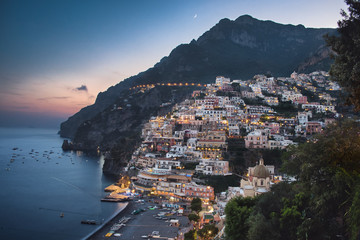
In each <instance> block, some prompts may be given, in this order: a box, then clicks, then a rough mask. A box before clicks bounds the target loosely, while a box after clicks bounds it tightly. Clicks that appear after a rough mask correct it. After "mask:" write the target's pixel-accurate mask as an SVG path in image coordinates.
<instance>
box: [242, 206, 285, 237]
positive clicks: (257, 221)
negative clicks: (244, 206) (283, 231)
mask: <svg viewBox="0 0 360 240" xmlns="http://www.w3.org/2000/svg"><path fill="white" fill-rule="evenodd" d="M249 225H250V228H249V232H248V239H249V240H263V239H280V234H279V233H278V232H276V231H274V228H275V227H276V226H275V224H274V223H273V220H272V219H271V220H268V219H266V218H265V217H264V215H262V214H261V213H257V214H255V215H251V216H250V217H249Z"/></svg>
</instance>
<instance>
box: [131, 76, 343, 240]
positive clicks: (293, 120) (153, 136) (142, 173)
mask: <svg viewBox="0 0 360 240" xmlns="http://www.w3.org/2000/svg"><path fill="white" fill-rule="evenodd" d="M153 87H155V85H151V86H150V88H153ZM147 88H149V86H145V85H144V86H143V87H142V86H140V87H139V88H138V89H137V90H138V91H142V92H144V91H146V89H147ZM340 90H341V88H340V87H339V85H338V84H337V83H335V82H333V81H331V80H329V75H328V73H327V72H323V71H319V72H313V73H310V74H297V73H296V72H294V73H292V74H291V76H290V77H278V78H275V77H269V76H265V75H256V76H254V77H253V79H250V80H247V81H242V80H232V81H231V80H230V79H229V78H226V77H223V76H219V77H217V78H216V80H215V83H213V84H207V85H206V87H204V88H203V89H202V90H196V91H193V93H192V95H191V97H190V98H188V99H186V100H185V101H183V102H181V103H179V104H176V105H175V106H174V107H173V108H172V110H171V112H169V113H168V114H166V115H164V116H154V117H152V118H151V119H150V120H149V122H147V123H146V124H145V125H144V127H143V129H142V142H141V145H140V146H139V147H138V148H137V149H136V151H135V152H134V153H133V154H132V158H131V160H130V162H129V163H128V165H127V167H126V168H125V170H126V171H128V170H130V169H136V170H137V174H136V175H135V176H132V177H131V187H132V188H133V189H134V191H136V192H138V193H141V194H143V195H148V196H153V197H155V198H156V199H158V201H160V203H163V204H171V206H176V208H178V209H181V212H184V213H186V212H188V213H189V211H190V207H189V206H190V202H191V201H192V200H193V199H195V198H200V199H201V200H202V204H203V211H201V212H200V219H201V220H200V224H202V225H203V224H207V223H209V222H211V223H214V224H216V226H217V227H218V229H219V230H220V233H221V229H222V228H223V226H224V224H223V221H224V217H223V215H224V208H225V205H226V203H227V202H228V201H229V200H230V199H231V198H233V197H235V196H244V197H253V196H257V195H259V194H262V193H265V192H268V191H271V186H272V185H273V184H276V183H278V182H279V181H291V176H284V175H282V174H281V173H280V172H279V171H278V169H276V168H275V166H274V165H269V164H268V165H267V164H266V162H264V159H263V158H262V157H259V158H258V159H257V163H256V164H254V165H253V166H248V168H247V170H246V171H244V172H236V171H235V170H234V169H232V168H231V165H230V164H229V161H228V159H227V158H226V153H227V151H228V150H229V149H228V148H229V146H228V143H229V142H230V141H235V142H236V143H238V144H240V145H241V146H240V147H242V148H244V149H254V150H255V151H256V150H257V149H259V150H261V149H267V150H278V149H280V150H281V149H285V148H287V147H288V146H290V145H294V144H298V143H300V142H306V141H309V140H310V139H311V138H312V136H313V135H314V134H316V133H320V132H321V131H322V130H323V129H324V128H326V127H327V126H328V125H329V124H332V123H334V122H335V121H336V120H337V119H339V118H341V117H342V114H341V113H339V112H341V111H338V109H339V106H338V105H337V104H338V102H339V101H338V98H339V96H340ZM168 104H170V103H163V104H162V105H168ZM231 175H236V176H238V177H240V178H239V179H240V180H239V181H238V182H237V183H236V184H235V185H233V186H231V187H228V189H227V191H224V192H221V193H217V192H218V191H216V189H214V187H213V186H210V185H209V184H206V182H205V181H204V180H203V179H202V177H203V176H207V177H209V176H231ZM199 227H200V228H201V227H202V226H199Z"/></svg>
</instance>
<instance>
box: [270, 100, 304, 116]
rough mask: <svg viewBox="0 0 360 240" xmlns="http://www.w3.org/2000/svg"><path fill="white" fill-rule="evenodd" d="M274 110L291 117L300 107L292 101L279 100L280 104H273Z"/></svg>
mask: <svg viewBox="0 0 360 240" xmlns="http://www.w3.org/2000/svg"><path fill="white" fill-rule="evenodd" d="M273 108H274V110H275V111H276V112H277V113H280V114H284V116H285V117H291V116H293V115H295V114H296V113H297V111H298V109H297V108H296V107H295V106H294V104H292V103H291V101H287V102H281V101H280V102H279V105H278V106H273Z"/></svg>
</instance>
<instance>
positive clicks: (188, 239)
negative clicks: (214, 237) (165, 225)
mask: <svg viewBox="0 0 360 240" xmlns="http://www.w3.org/2000/svg"><path fill="white" fill-rule="evenodd" d="M195 232H196V231H195V230H190V231H188V232H187V233H185V234H184V239H185V240H195Z"/></svg>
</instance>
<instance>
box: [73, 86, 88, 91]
mask: <svg viewBox="0 0 360 240" xmlns="http://www.w3.org/2000/svg"><path fill="white" fill-rule="evenodd" d="M74 90H75V91H85V92H87V91H88V89H87V87H86V85H81V86H80V87H77V88H75V89H74Z"/></svg>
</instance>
